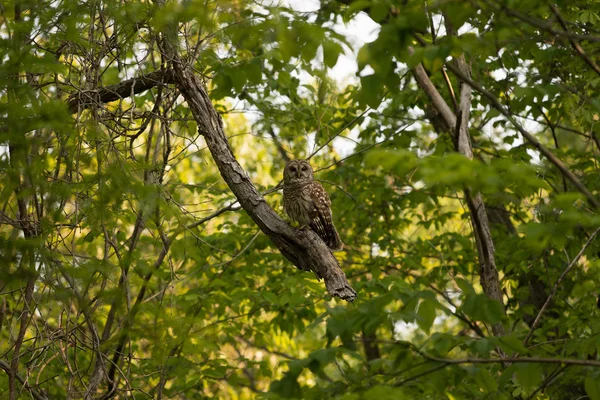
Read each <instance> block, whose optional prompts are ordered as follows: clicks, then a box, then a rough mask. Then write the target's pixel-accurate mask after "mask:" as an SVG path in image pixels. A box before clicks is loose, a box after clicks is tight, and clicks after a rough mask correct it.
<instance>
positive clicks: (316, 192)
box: [309, 182, 342, 250]
mask: <svg viewBox="0 0 600 400" xmlns="http://www.w3.org/2000/svg"><path fill="white" fill-rule="evenodd" d="M309 194H310V197H311V200H312V201H313V204H314V206H315V211H314V213H313V215H311V222H310V223H309V226H310V228H311V229H312V230H313V231H315V232H316V233H317V235H319V237H320V238H321V239H323V241H324V242H325V243H327V245H328V246H329V247H330V248H331V249H332V250H340V249H341V247H342V242H341V240H340V237H339V235H338V233H337V231H336V229H335V226H334V225H333V218H332V214H331V207H330V206H331V200H329V196H328V195H327V192H326V191H325V189H324V188H323V186H321V184H320V183H318V182H313V183H311V184H310V190H309Z"/></svg>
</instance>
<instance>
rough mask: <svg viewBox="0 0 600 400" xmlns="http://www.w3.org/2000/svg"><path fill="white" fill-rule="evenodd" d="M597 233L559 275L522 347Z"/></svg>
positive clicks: (593, 234) (599, 229)
mask: <svg viewBox="0 0 600 400" xmlns="http://www.w3.org/2000/svg"><path fill="white" fill-rule="evenodd" d="M598 232H600V228H598V229H596V230H595V231H594V233H592V235H591V236H590V237H589V239H588V240H587V242H585V244H584V245H583V247H582V248H581V250H580V251H579V253H578V254H577V255H576V256H575V258H574V259H573V261H571V263H570V264H569V266H568V267H567V268H566V269H565V270H564V271H563V273H562V274H561V275H560V277H559V278H558V280H557V281H556V283H555V284H554V287H553V288H552V291H551V292H550V294H549V295H548V298H547V299H546V302H545V303H544V305H543V306H542V308H541V309H540V311H539V312H538V315H537V317H535V320H534V321H533V324H532V325H531V329H530V330H529V333H528V334H527V337H526V338H525V340H524V341H523V345H527V342H529V339H531V336H532V335H533V331H534V330H535V328H536V327H537V325H538V323H539V322H540V318H542V315H543V314H544V311H546V308H548V305H549V304H550V301H552V298H553V297H554V295H555V294H556V292H557V290H558V286H559V285H560V283H561V282H562V280H563V279H564V278H565V276H566V275H567V274H568V273H569V271H570V270H571V269H572V268H573V267H574V266H575V264H577V261H579V259H580V258H581V256H582V255H583V253H584V252H585V250H586V249H587V248H588V246H589V245H590V244H591V243H592V240H594V238H595V237H596V235H597V234H598Z"/></svg>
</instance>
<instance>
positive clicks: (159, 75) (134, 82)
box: [67, 70, 174, 113]
mask: <svg viewBox="0 0 600 400" xmlns="http://www.w3.org/2000/svg"><path fill="white" fill-rule="evenodd" d="M165 83H174V74H173V71H170V70H158V71H154V72H151V73H149V74H147V75H142V76H140V77H136V78H131V79H127V80H125V81H123V82H120V83H117V84H116V85H110V86H105V87H101V88H98V89H94V90H80V91H79V92H77V93H75V94H72V95H71V96H69V98H68V99H67V107H69V111H71V112H72V113H76V112H78V111H81V110H83V109H86V108H88V107H90V106H91V105H92V104H100V103H108V102H110V101H115V100H120V99H124V98H127V97H131V95H132V94H138V93H142V92H145V91H146V90H148V89H152V88H153V87H155V86H158V85H160V84H165Z"/></svg>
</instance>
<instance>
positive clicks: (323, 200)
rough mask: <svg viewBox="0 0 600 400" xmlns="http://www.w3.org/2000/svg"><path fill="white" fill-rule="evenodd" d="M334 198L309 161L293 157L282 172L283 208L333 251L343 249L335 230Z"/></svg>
mask: <svg viewBox="0 0 600 400" xmlns="http://www.w3.org/2000/svg"><path fill="white" fill-rule="evenodd" d="M330 205H331V200H329V196H327V192H326V191H325V189H323V186H321V184H320V183H318V182H315V181H314V178H313V170H312V167H311V166H310V164H309V163H308V161H306V160H291V161H289V162H288V163H287V164H286V165H285V170H284V171H283V209H284V210H285V212H286V214H287V215H288V216H289V217H290V218H291V219H292V220H294V221H296V222H298V223H299V224H300V227H301V228H304V227H306V226H308V227H310V229H312V230H313V231H315V232H316V233H317V235H319V237H320V238H321V239H323V241H324V242H325V243H326V244H327V246H329V248H330V249H331V250H333V251H340V250H342V247H343V244H342V240H341V239H340V235H339V234H338V233H337V231H336V230H335V226H334V225H333V219H332V214H331V208H330V207H329V206H330Z"/></svg>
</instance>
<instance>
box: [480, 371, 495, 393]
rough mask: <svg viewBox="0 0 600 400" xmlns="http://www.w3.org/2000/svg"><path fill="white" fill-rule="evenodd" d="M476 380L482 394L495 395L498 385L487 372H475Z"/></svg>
mask: <svg viewBox="0 0 600 400" xmlns="http://www.w3.org/2000/svg"><path fill="white" fill-rule="evenodd" d="M476 379H477V381H478V382H479V387H480V388H481V389H482V390H483V392H484V393H496V392H497V391H498V384H497V383H496V380H495V379H494V378H493V377H492V375H491V374H490V373H489V371H488V370H486V369H480V370H479V372H477V375H476Z"/></svg>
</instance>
